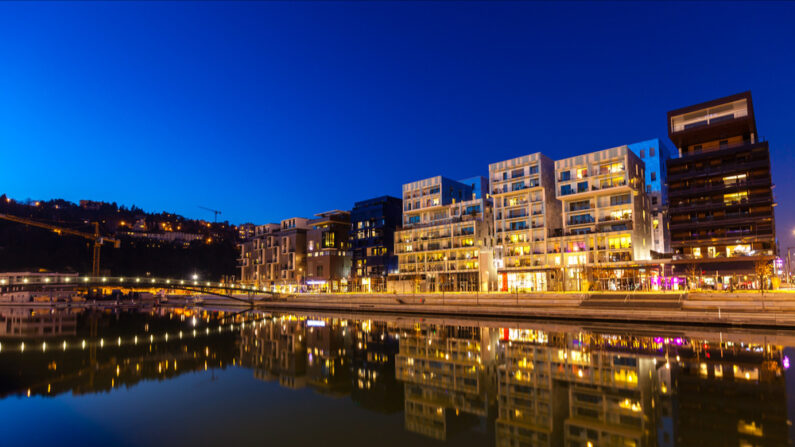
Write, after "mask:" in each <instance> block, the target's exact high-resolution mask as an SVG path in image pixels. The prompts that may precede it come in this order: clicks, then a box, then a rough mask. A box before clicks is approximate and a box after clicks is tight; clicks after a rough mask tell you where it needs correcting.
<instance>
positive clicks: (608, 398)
mask: <svg viewBox="0 0 795 447" xmlns="http://www.w3.org/2000/svg"><path fill="white" fill-rule="evenodd" d="M792 346H795V332H793V331H762V330H740V329H727V328H723V329H720V328H704V327H684V326H682V327H675V326H659V327H653V326H648V325H644V326H629V325H593V324H589V323H578V322H570V323H561V322H549V321H546V322H545V321H538V322H532V321H501V320H493V321H482V320H480V321H475V320H456V319H435V318H430V319H423V318H414V317H406V316H400V317H398V316H387V315H361V314H358V315H350V314H284V313H269V312H242V313H240V312H238V313H235V312H232V311H226V312H225V311H221V310H215V311H209V310H203V309H189V308H184V309H183V308H158V309H147V310H127V311H122V310H117V309H105V310H102V309H91V310H86V309H68V310H50V309H30V308H10V307H4V308H0V445H3V446H27V445H31V446H33V445H35V446H39V445H74V446H94V445H96V446H128V445H129V446H139V445H140V446H175V445H191V446H196V445H202V446H203V445H213V446H215V445H218V446H222V445H229V446H235V445H273V446H289V445H300V446H318V445H329V446H336V445H340V446H343V445H344V446H372V445H377V446H379V447H380V446H393V445H394V446H406V445H410V446H412V447H414V446H425V445H428V446H439V445H455V446H469V445H472V446H488V445H499V446H525V445H528V446H530V445H539V446H541V445H544V446H619V445H620V446H657V445H659V446H675V445H683V446H684V445H688V446H689V445H732V446H768V445H770V446H773V445H776V446H778V445H792V439H793V437H794V436H793V434H794V433H795V431H793V427H792V424H791V422H790V421H792V419H793V417H795V389H794V388H793V387H795V375H794V373H793V371H792V369H791V368H790V361H791V360H795V357H793V356H795V350H793V348H792Z"/></svg>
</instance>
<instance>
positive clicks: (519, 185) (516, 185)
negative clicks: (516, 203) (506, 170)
mask: <svg viewBox="0 0 795 447" xmlns="http://www.w3.org/2000/svg"><path fill="white" fill-rule="evenodd" d="M520 189H524V182H516V183H513V184H511V191H519V190H520Z"/></svg>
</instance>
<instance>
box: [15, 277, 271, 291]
mask: <svg viewBox="0 0 795 447" xmlns="http://www.w3.org/2000/svg"><path fill="white" fill-rule="evenodd" d="M64 285H68V286H76V287H79V286H102V287H163V288H212V289H224V290H232V291H236V290H237V291H240V292H249V293H250V292H268V293H271V292H272V291H271V290H269V288H268V287H256V286H253V285H250V284H242V283H230V282H217V281H206V280H205V281H202V280H198V279H174V278H153V277H140V276H132V277H130V276H76V275H57V274H56V275H46V276H45V275H40V274H39V275H30V276H25V275H13V276H11V275H9V276H2V275H0V286H28V287H29V286H64Z"/></svg>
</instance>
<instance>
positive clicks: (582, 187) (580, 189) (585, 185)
mask: <svg viewBox="0 0 795 447" xmlns="http://www.w3.org/2000/svg"><path fill="white" fill-rule="evenodd" d="M586 191H588V182H580V183H577V192H586Z"/></svg>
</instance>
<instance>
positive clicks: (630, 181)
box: [547, 146, 651, 290]
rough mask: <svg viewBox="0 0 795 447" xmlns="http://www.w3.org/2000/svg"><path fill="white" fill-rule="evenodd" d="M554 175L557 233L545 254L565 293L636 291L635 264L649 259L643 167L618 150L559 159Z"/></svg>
mask: <svg viewBox="0 0 795 447" xmlns="http://www.w3.org/2000/svg"><path fill="white" fill-rule="evenodd" d="M555 172H556V178H555V185H556V194H557V198H558V200H560V201H561V205H562V210H563V211H562V229H561V231H560V232H559V233H558V234H556V235H555V236H554V237H552V238H550V242H549V246H548V249H547V251H548V252H551V253H554V255H553V258H554V259H553V262H554V265H555V266H558V267H559V268H560V276H557V278H556V279H557V280H558V283H560V285H562V287H563V288H564V290H587V289H589V288H597V289H607V290H615V289H626V288H634V287H636V285H637V284H639V282H640V279H639V278H638V273H640V272H639V271H638V261H649V260H650V259H651V256H650V245H651V234H650V228H651V216H650V212H649V199H648V197H647V196H646V183H645V179H646V176H645V166H644V163H643V162H642V161H641V160H640V158H639V157H637V156H636V155H635V154H633V153H632V151H631V150H629V148H628V147H627V146H619V147H615V148H611V149H606V150H602V151H598V152H592V153H590V154H584V155H578V156H576V157H571V158H566V159H563V160H558V161H556V162H555ZM561 276H562V278H561ZM584 281H587V283H585V282H584Z"/></svg>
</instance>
